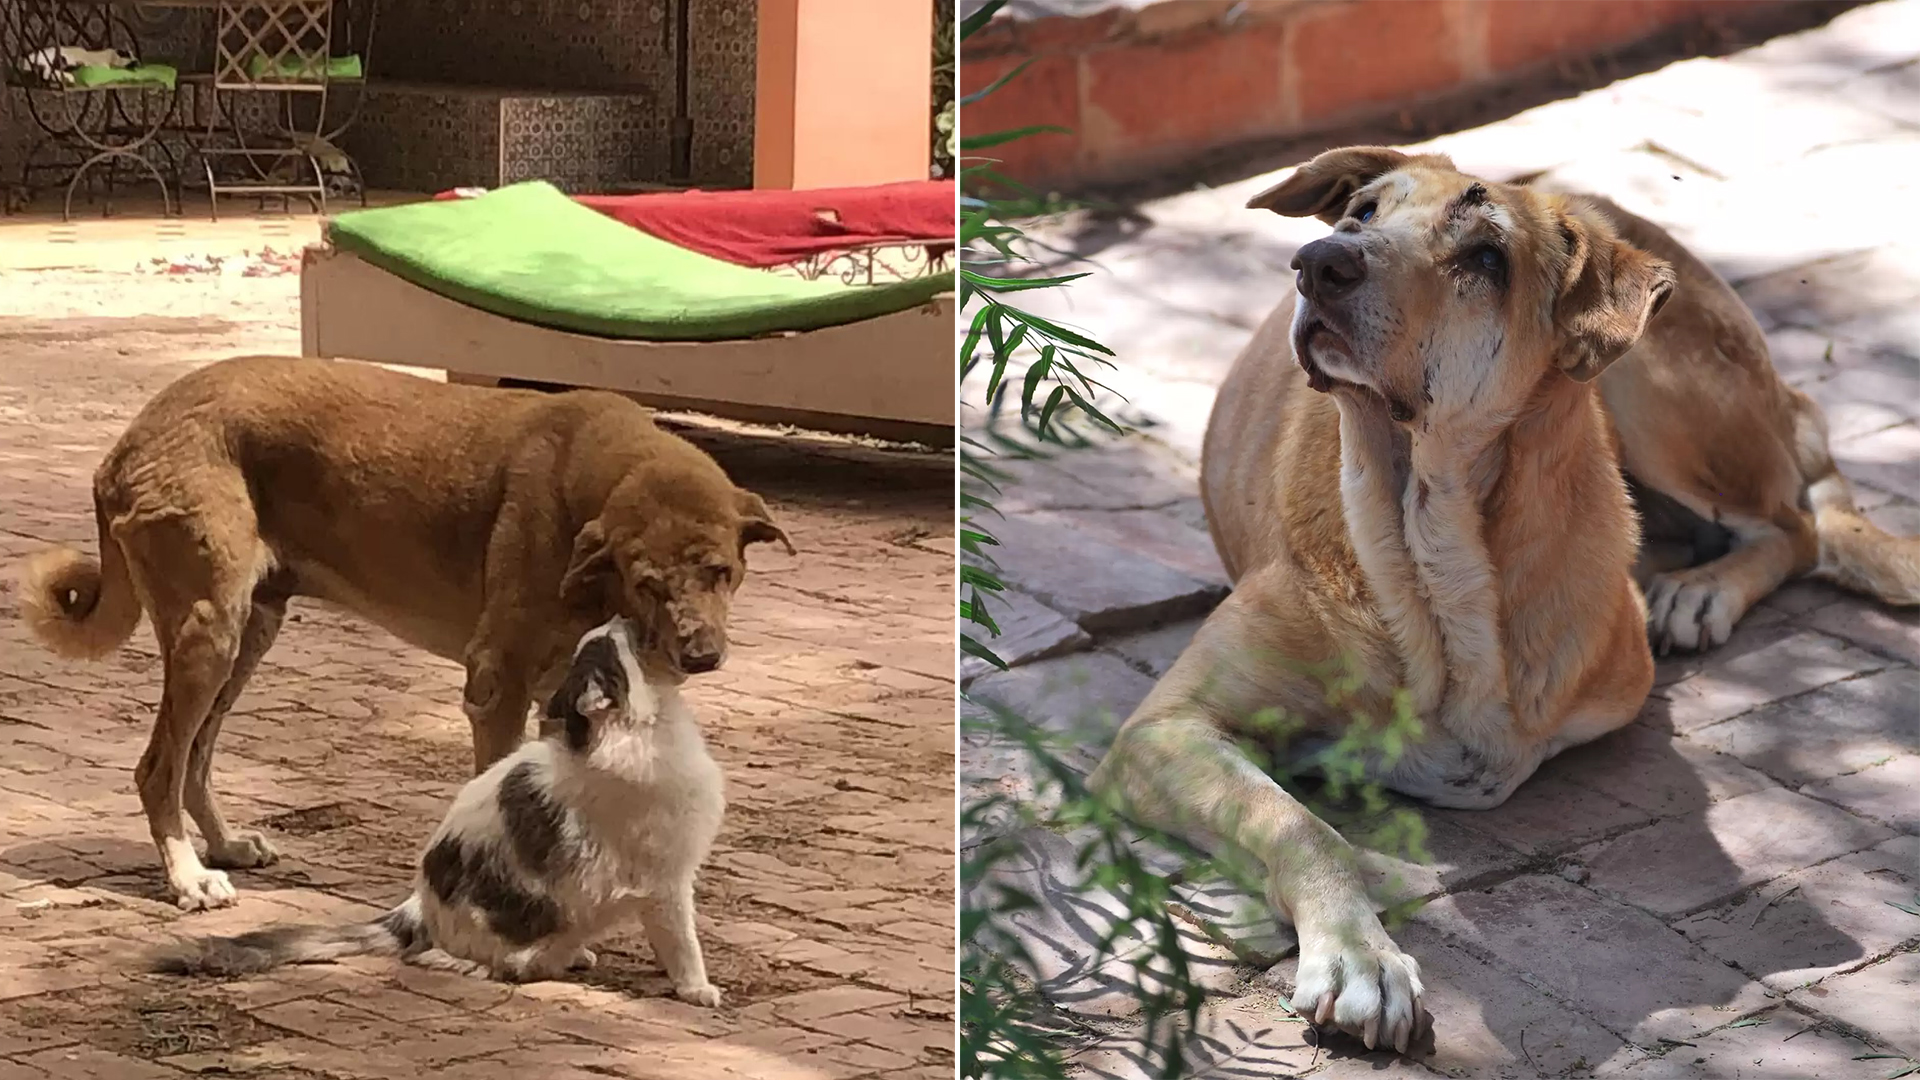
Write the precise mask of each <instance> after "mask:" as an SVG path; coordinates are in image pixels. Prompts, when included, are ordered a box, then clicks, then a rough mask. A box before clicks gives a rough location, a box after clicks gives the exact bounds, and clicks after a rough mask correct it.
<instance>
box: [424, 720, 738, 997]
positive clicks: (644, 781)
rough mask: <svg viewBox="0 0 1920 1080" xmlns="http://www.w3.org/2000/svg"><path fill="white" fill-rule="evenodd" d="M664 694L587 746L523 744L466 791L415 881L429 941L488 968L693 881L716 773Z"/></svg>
mask: <svg viewBox="0 0 1920 1080" xmlns="http://www.w3.org/2000/svg"><path fill="white" fill-rule="evenodd" d="M658 692H659V694H660V701H659V713H658V716H657V718H656V719H655V720H654V721H653V722H652V723H650V724H648V725H644V726H643V727H642V728H641V729H640V730H638V731H637V732H633V733H628V732H618V733H608V734H607V735H606V736H604V737H603V738H601V739H600V740H599V741H598V742H597V743H596V744H595V745H594V746H593V747H592V748H591V749H590V750H587V751H584V752H582V751H576V750H574V749H572V748H570V747H569V746H568V745H567V744H566V742H565V740H564V739H563V738H558V737H556V738H549V739H543V740H541V741H538V742H533V743H528V744H527V745H525V746H523V747H521V748H520V750H519V751H517V752H516V753H514V754H513V755H511V756H509V757H507V758H505V759H503V760H502V761H500V762H498V763H496V764H495V765H494V766H493V767H492V768H490V769H488V770H487V771H486V772H485V773H483V774H481V775H480V776H479V777H476V778H475V779H474V780H473V781H472V782H470V783H469V784H468V785H467V787H466V788H465V789H463V790H462V791H461V793H460V795H459V797H458V798H457V799H456V800H455V802H454V805H453V808H452V809H451V810H450V811H449V812H448V814H447V817H446V820H445V821H444V822H443V823H442V824H441V827H440V829H439V831H438V832H436V833H435V834H434V838H433V840H432V842H431V843H430V844H429V845H428V848H427V853H426V855H425V856H424V857H423V859H422V860H421V868H420V880H419V882H418V885H417V888H416V895H417V896H418V898H419V899H420V901H421V905H422V914H423V916H424V918H425V920H426V923H427V927H428V935H429V936H430V937H431V938H432V939H433V943H434V944H435V945H437V946H438V947H440V948H442V949H444V950H446V951H447V952H449V953H451V954H453V955H455V956H458V957H461V958H463V959H468V960H474V961H478V962H481V963H488V964H498V963H500V962H502V961H503V960H504V959H505V958H506V957H508V956H510V955H513V954H516V953H524V952H525V951H527V950H529V949H533V950H541V949H544V948H546V947H547V946H548V945H553V946H554V947H556V948H559V947H565V948H572V947H575V946H577V945H579V944H581V943H584V942H586V941H590V940H592V939H593V938H594V937H596V936H598V935H599V934H600V933H601V932H602V931H604V930H606V929H608V928H610V927H611V926H612V925H614V924H615V923H619V922H622V921H625V920H626V919H628V918H630V917H631V914H632V912H631V906H630V904H628V901H633V900H639V899H642V898H645V897H647V896H651V895H657V894H659V893H660V892H662V891H664V890H666V889H669V888H673V887H675V886H677V885H680V884H683V883H685V882H686V881H688V880H690V879H691V878H692V876H693V874H694V872H695V871H696V870H697V869H698V867H699V865H700V863H701V861H702V860H703V859H704V858H705V857H706V853H707V849H708V847H709V846H710V845H711V844H712V842H713V837H714V835H715V834H716V833H717V832H718V831H719V826H720V818H721V813H722V811H723V809H724V797H723V794H722V790H721V777H720V772H719V769H718V767H717V766H716V765H715V764H714V762H713V759H712V758H711V757H710V756H709V755H708V754H707V750H706V746H705V743H704V741H703V740H702V739H701V737H700V732H699V729H698V727H697V725H696V724H695V722H694V719H693V717H692V714H691V712H690V711H689V710H688V709H687V707H686V705H685V704H684V703H683V702H682V701H681V700H680V698H679V696H678V694H677V693H676V692H674V691H673V690H672V689H671V688H667V689H664V690H661V691H658Z"/></svg>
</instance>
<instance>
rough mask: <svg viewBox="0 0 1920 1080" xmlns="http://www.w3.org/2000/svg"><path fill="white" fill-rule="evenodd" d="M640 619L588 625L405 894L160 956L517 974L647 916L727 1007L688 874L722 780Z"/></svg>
mask: <svg viewBox="0 0 1920 1080" xmlns="http://www.w3.org/2000/svg"><path fill="white" fill-rule="evenodd" d="M632 632H633V628H632V626H631V624H629V623H627V622H626V621H625V620H623V619H614V620H612V621H610V622H608V623H606V624H604V625H602V626H600V627H597V628H595V629H594V630H591V631H589V632H588V633H587V634H586V635H585V636H584V637H583V638H581V640H580V644H579V646H578V647H577V648H576V650H575V652H574V663H573V668H572V669H571V670H570V671H569V673H568V676H567V679H566V682H565V683H564V684H563V686H562V687H561V689H560V691H559V693H557V694H556V695H555V696H554V698H553V700H552V701H551V702H550V703H549V704H548V706H547V716H546V719H545V722H544V723H543V724H542V731H543V737H542V738H541V739H539V740H538V741H535V742H530V743H527V744H525V745H523V746H521V747H520V749H519V750H517V751H515V752H514V753H513V754H511V755H509V756H508V757H506V758H504V759H502V760H500V761H499V762H496V763H495V764H494V765H493V767H491V768H489V769H488V770H487V771H486V772H484V773H482V774H480V775H479V776H477V777H475V778H474V779H472V780H471V781H469V782H468V783H467V785H466V786H465V787H464V788H462V789H461V791H460V793H459V795H458V796H457V797H455V799H454V801H453V806H452V807H451V808H450V809H449V810H448V811H447V816H446V818H445V819H444V820H443V821H442V822H441V823H440V827H439V829H438V830H436V831H435V832H434V834H433V838H432V839H431V840H430V841H429V842H428V844H427V847H426V851H425V853H424V854H423V856H422V857H421V863H420V870H419V873H418V875H417V876H416V879H415V884H414V891H413V894H412V895H411V896H409V897H408V898H407V899H406V900H405V901H404V902H403V903H401V904H400V905H399V906H398V907H396V908H394V909H393V910H392V911H390V912H388V913H387V914H386V915H385V916H383V917H382V918H380V919H379V920H377V921H375V922H373V923H369V924H364V925H359V926H349V927H332V928H326V927H277V928H270V929H267V930H261V931H254V932H253V933H251V934H243V935H241V936H239V937H236V938H210V939H203V940H201V941H199V942H195V943H191V944H189V945H187V946H184V947H180V948H176V949H172V950H169V951H168V952H166V953H164V954H162V955H161V956H160V957H159V958H157V960H156V965H155V966H156V967H157V968H158V969H159V970H166V971H174V972H179V973H183V974H187V973H209V974H243V973H250V972H257V971H261V970H266V969H268V968H272V967H276V966H278V965H280V964H285V963H299V962H314V961H321V960H329V959H333V958H336V957H339V956H345V955H352V954H356V953H366V952H397V953H399V954H400V955H401V956H403V957H404V958H406V959H408V960H410V961H412V962H414V963H418V964H422V965H426V966H429V967H438V968H444V969H450V970H458V971H465V972H468V973H471V974H476V975H481V976H483V977H488V978H495V979H501V980H506V981H514V982H519V981H526V980H535V979H544V978H551V977H553V976H556V975H559V974H560V973H562V972H564V971H565V970H567V969H568V968H569V967H579V966H585V965H590V964H591V963H592V962H593V953H592V952H591V950H590V948H589V946H591V945H592V943H593V942H595V941H596V940H599V939H600V938H602V937H604V936H605V935H606V934H607V933H608V932H610V931H612V930H613V929H615V928H616V927H619V926H622V925H626V924H631V923H633V922H638V923H640V924H641V925H642V926H643V927H645V929H646V932H647V937H648V939H649V940H650V941H651V942H652V944H653V948H654V954H655V956H656V958H657V959H658V960H659V962H660V964H661V966H662V967H664V968H665V969H666V971H667V975H668V977H669V978H670V979H671V980H672V982H673V987H674V992H675V993H676V994H678V995H679V996H680V997H682V998H684V999H686V1000H688V1001H691V1002H695V1003H698V1004H701V1005H707V1006H713V1005H718V1004H719V1003H720V997H721V994H720V990H719V989H718V988H717V987H715V986H713V984H712V983H710V982H708V981H707V974H706V966H705V963H704V961H703V959H702V957H701V953H700V943H699V939H698V937H697V935H696V933H695V930H694V917H693V882H694V875H695V873H696V871H698V869H699V867H700V864H701V863H702V862H703V861H704V860H705V858H706V855H707V850H708V848H709V847H710V846H711V845H712V843H713V838H714V836H715V834H716V833H717V832H718V831H719V828H720V820H721V815H722V812H723V810H724V808H725V801H724V795H723V790H722V778H721V774H720V770H719V767H718V766H716V765H715V764H714V762H713V759H712V757H710V756H709V755H708V753H707V748H706V742H705V740H704V739H703V738H702V737H701V734H700V727H699V724H698V723H697V721H696V719H695V717H694V715H693V712H692V710H691V709H689V708H688V706H687V704H686V702H685V701H684V700H682V698H681V696H680V692H679V687H678V685H677V684H676V683H675V682H674V681H673V680H671V679H667V678H659V677H649V675H648V673H646V672H644V671H643V670H642V669H641V667H640V661H639V655H640V650H638V649H636V648H635V644H634V642H633V640H632Z"/></svg>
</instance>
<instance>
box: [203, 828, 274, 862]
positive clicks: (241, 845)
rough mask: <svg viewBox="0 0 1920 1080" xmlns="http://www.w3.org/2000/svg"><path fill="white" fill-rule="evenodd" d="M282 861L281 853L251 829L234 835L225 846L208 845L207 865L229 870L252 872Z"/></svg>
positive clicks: (210, 843) (228, 838)
mask: <svg viewBox="0 0 1920 1080" xmlns="http://www.w3.org/2000/svg"><path fill="white" fill-rule="evenodd" d="M279 861H280V851H279V849H277V848H275V847H274V846H273V844H272V843H271V842H270V841H268V839H267V838H266V837H264V836H262V835H260V834H259V833H257V832H254V831H253V830H251V829H247V830H244V831H242V832H237V833H234V834H233V835H231V836H229V837H227V842H226V843H224V844H214V843H212V842H211V841H209V842H208V844H207V865H208V866H218V867H222V868H224V869H227V870H252V869H254V868H255V867H260V866H272V865H273V864H274V863H276V862H279Z"/></svg>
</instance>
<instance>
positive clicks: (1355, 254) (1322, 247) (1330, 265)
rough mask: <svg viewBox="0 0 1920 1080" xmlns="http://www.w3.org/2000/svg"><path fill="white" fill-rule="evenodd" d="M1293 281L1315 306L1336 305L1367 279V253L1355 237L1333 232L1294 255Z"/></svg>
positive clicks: (1301, 293) (1302, 294)
mask: <svg viewBox="0 0 1920 1080" xmlns="http://www.w3.org/2000/svg"><path fill="white" fill-rule="evenodd" d="M1293 269H1294V271H1295V275H1294V283H1295V285H1297V286H1298V287H1299V289H1300V295H1301V296H1304V297H1306V298H1307V299H1308V300H1311V301H1313V303H1314V304H1316V305H1330V304H1336V303H1338V302H1340V301H1341V300H1344V299H1346V298H1347V297H1348V296H1350V295H1352V293H1353V291H1354V290H1355V289H1357V288H1359V287H1360V285H1361V283H1363V282H1365V281H1366V280H1367V253H1366V251H1365V250H1364V249H1363V248H1362V247H1361V246H1360V242H1359V241H1358V240H1355V239H1353V238H1352V237H1349V236H1345V235H1343V234H1341V233H1335V234H1333V235H1332V236H1323V237H1321V238H1320V239H1318V240H1315V241H1314V242H1312V243H1310V244H1308V245H1306V246H1305V247H1303V248H1301V249H1300V250H1299V251H1297V252H1295V253H1294V255H1293Z"/></svg>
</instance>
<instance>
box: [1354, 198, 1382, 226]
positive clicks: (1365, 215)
mask: <svg viewBox="0 0 1920 1080" xmlns="http://www.w3.org/2000/svg"><path fill="white" fill-rule="evenodd" d="M1375 209H1377V204H1375V203H1362V204H1361V205H1360V209H1358V210H1355V211H1354V212H1353V220H1355V221H1358V222H1360V223H1361V224H1363V225H1364V224H1366V223H1367V222H1369V221H1372V220H1373V212H1374V210H1375Z"/></svg>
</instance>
